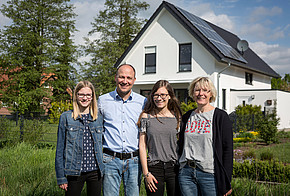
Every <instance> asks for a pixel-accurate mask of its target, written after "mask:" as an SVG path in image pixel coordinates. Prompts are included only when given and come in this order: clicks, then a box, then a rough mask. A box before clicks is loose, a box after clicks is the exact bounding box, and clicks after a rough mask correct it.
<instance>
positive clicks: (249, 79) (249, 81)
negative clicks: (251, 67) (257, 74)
mask: <svg viewBox="0 0 290 196" xmlns="http://www.w3.org/2000/svg"><path fill="white" fill-rule="evenodd" d="M245 80H246V84H250V85H252V84H253V74H251V73H247V72H246V74H245Z"/></svg>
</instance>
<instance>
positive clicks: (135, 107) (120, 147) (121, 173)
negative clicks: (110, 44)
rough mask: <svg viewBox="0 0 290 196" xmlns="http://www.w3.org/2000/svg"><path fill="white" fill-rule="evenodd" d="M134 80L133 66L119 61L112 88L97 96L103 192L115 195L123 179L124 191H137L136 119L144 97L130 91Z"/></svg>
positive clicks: (137, 138)
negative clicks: (101, 138) (100, 131)
mask: <svg viewBox="0 0 290 196" xmlns="http://www.w3.org/2000/svg"><path fill="white" fill-rule="evenodd" d="M135 80H136V78H135V69H134V67H133V66H132V65H129V64H122V65H120V66H119V67H118V69H117V73H116V76H115V81H116V86H117V87H116V89H115V91H112V92H110V93H107V94H105V95H102V96H100V97H99V100H98V107H99V110H100V113H101V114H102V115H103V118H104V142H103V152H104V163H105V171H104V179H103V195H104V196H111V195H112V196H118V195H119V188H120V183H121V180H122V179H123V184H124V191H125V195H127V196H133V195H134V196H135V195H139V187H140V182H141V165H140V162H139V150H138V143H139V132H138V127H137V125H136V123H137V121H138V118H139V115H140V113H141V111H142V109H143V106H144V104H145V101H146V99H145V97H143V96H141V95H139V94H137V93H134V92H133V91H132V87H133V85H134V82H135Z"/></svg>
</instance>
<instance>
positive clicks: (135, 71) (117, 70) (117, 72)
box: [116, 63, 136, 78]
mask: <svg viewBox="0 0 290 196" xmlns="http://www.w3.org/2000/svg"><path fill="white" fill-rule="evenodd" d="M124 65H128V66H130V67H131V68H132V69H133V71H134V78H136V70H135V68H134V67H133V65H131V64H128V63H124V64H121V65H119V66H118V67H117V71H116V75H118V71H119V69H120V68H121V67H123V66H124Z"/></svg>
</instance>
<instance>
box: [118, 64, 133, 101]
mask: <svg viewBox="0 0 290 196" xmlns="http://www.w3.org/2000/svg"><path fill="white" fill-rule="evenodd" d="M135 80H136V78H135V69H134V67H133V66H132V65H129V64H122V65H120V66H119V67H118V68H117V73H116V75H115V81H116V86H117V92H118V94H119V96H121V97H122V98H123V99H127V98H128V97H129V95H130V93H131V89H132V87H133V85H134V82H135Z"/></svg>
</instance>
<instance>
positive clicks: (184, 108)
mask: <svg viewBox="0 0 290 196" xmlns="http://www.w3.org/2000/svg"><path fill="white" fill-rule="evenodd" d="M196 107H197V104H196V102H192V101H188V103H187V104H186V103H185V102H181V104H180V108H181V111H182V114H184V113H186V112H187V111H189V110H192V109H194V108H196Z"/></svg>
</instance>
